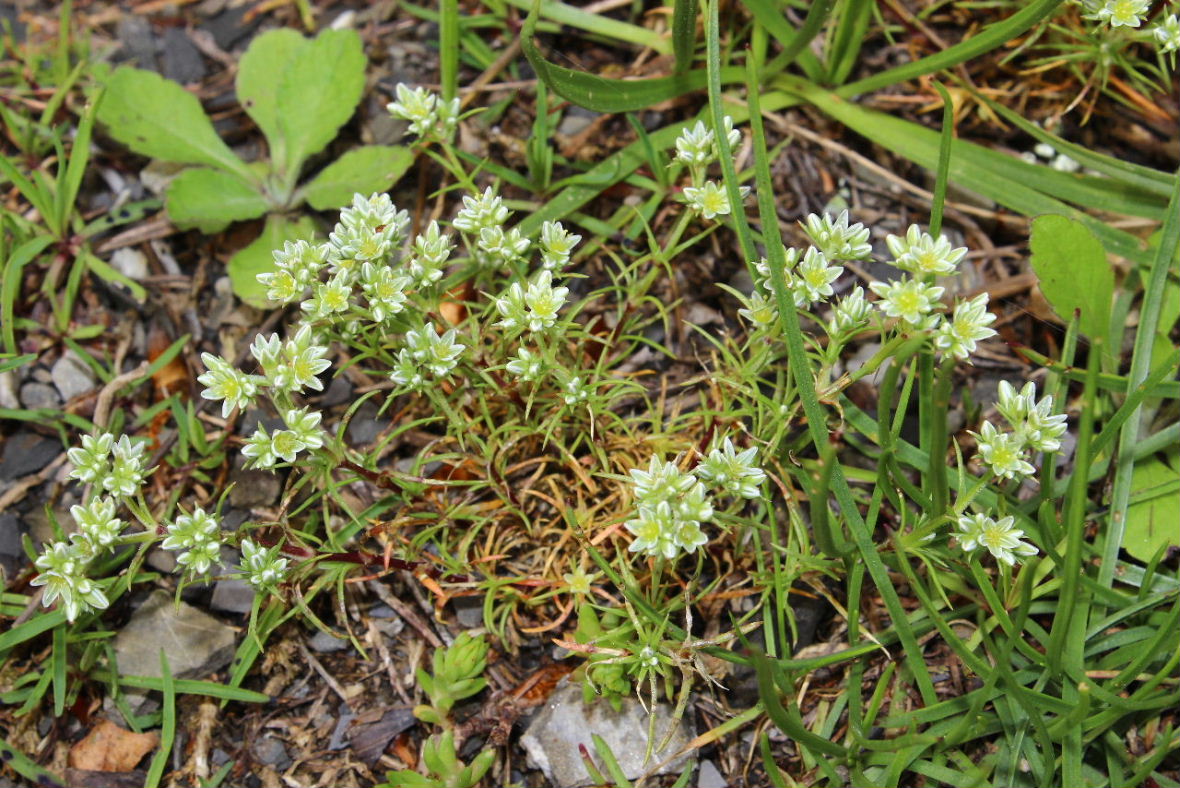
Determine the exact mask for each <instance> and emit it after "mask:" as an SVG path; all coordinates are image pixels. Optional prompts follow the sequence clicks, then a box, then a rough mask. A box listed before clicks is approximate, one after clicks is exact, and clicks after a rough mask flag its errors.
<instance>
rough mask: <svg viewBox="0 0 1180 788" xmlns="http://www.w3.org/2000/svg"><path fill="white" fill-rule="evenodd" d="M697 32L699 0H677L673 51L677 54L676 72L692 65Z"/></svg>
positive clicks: (674, 5) (680, 71) (674, 4)
mask: <svg viewBox="0 0 1180 788" xmlns="http://www.w3.org/2000/svg"><path fill="white" fill-rule="evenodd" d="M696 33H697V0H675V2H674V3H673V5H672V52H673V53H674V54H675V55H676V73H677V74H683V73H684V72H685V71H688V69H689V68H690V67H691V66H692V56H693V50H694V49H695V44H696Z"/></svg>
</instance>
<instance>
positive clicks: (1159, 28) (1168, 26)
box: [1151, 14, 1180, 55]
mask: <svg viewBox="0 0 1180 788" xmlns="http://www.w3.org/2000/svg"><path fill="white" fill-rule="evenodd" d="M1151 34H1152V36H1153V37H1154V38H1155V43H1156V48H1157V49H1158V50H1159V52H1160V54H1161V55H1166V54H1168V53H1170V52H1180V15H1178V14H1168V15H1167V16H1165V17H1164V18H1163V19H1161V20H1160V21H1159V23H1157V24H1156V26H1155V27H1153V28H1152V29H1151Z"/></svg>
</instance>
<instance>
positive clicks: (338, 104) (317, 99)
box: [275, 30, 365, 180]
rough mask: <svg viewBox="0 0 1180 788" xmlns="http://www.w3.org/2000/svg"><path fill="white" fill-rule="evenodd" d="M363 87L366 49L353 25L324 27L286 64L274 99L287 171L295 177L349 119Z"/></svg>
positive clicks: (290, 176)
mask: <svg viewBox="0 0 1180 788" xmlns="http://www.w3.org/2000/svg"><path fill="white" fill-rule="evenodd" d="M364 87H365V53H364V52H363V51H362V49H361V38H360V36H358V35H357V34H356V31H353V30H325V31H324V32H322V33H320V34H319V36H317V37H316V38H315V40H313V41H309V42H307V43H306V44H305V45H304V46H303V47H300V48H299V50H298V51H297V52H296V53H295V56H294V57H293V58H291V60H290V62H289V63H288V64H287V69H286V72H285V73H284V74H283V78H282V81H281V82H280V83H279V91H278V96H277V100H276V103H275V111H276V112H277V113H278V121H279V130H280V132H281V133H282V136H283V139H284V141H285V144H286V147H287V150H286V155H285V157H284V162H285V165H286V166H285V168H284V175H285V176H286V177H287V178H288V180H292V179H294V178H295V177H296V175H297V174H298V172H299V168H300V167H301V166H302V165H303V162H304V161H306V160H307V157H308V156H311V155H312V154H314V153H318V152H319V151H320V150H322V149H323V147H324V146H325V145H327V144H328V143H329V142H331V141H332V139H333V138H334V137H335V136H336V132H337V131H338V130H339V129H340V127H341V126H343V125H344V124H345V123H347V122H348V119H349V118H351V117H352V113H353V112H354V111H355V110H356V107H357V104H359V103H360V100H361V92H362V91H363V90H364Z"/></svg>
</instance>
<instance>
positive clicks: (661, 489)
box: [624, 438, 766, 559]
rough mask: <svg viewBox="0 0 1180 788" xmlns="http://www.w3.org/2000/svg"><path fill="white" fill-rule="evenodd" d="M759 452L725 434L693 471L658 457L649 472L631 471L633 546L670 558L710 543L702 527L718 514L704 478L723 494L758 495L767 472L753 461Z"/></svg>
mask: <svg viewBox="0 0 1180 788" xmlns="http://www.w3.org/2000/svg"><path fill="white" fill-rule="evenodd" d="M756 454H757V450H756V449H754V448H749V449H746V450H745V451H742V452H738V451H737V449H736V448H735V447H734V445H733V441H732V440H730V439H729V438H725V440H724V441H723V442H722V444H721V446H719V447H716V448H714V449H713V450H712V451H711V452H710V453H709V454H708V455H706V457H705V458H704V459H703V460H702V461H701V462H700V463H698V464H697V466H696V468H694V469H693V471H692V473H686V472H684V471H682V470H680V468H679V467H677V465H676V463H674V462H669V461H664V460H659V459H657V458H655V457H652V458H651V462H649V463H648V466H647V470H646V471H644V470H639V469H635V470H632V471H631V490H632V493H633V495H634V496H635V509H636V515H635V517H633V518H632V519H630V520H628V521H627V522H626V523H624V527H625V528H626V529H627V530H628V531H630V532H631V533H632V535H634V537H635V538H634V539H633V540H632V541H631V547H630V550H631V551H632V552H638V553H643V554H646V555H651V556H663V557H664V558H669V559H671V558H675V557H676V555H677V554H678V553H680V552H681V551H684V552H686V553H692V552H694V551H696V549H697V548H698V547H700V546H701V545H703V544H705V542H707V541H708V537H706V536H705V533H704V531H703V530H702V528H701V526H702V524H703V523H706V522H708V521H709V520H710V519H712V517H713V499H712V496H711V495H710V493H709V491H708V489H707V488H706V487H705V484H704V482H709V483H710V484H711V485H712V486H713V487H714V488H715V490H716V491H717V492H719V493H720V494H723V495H730V496H733V497H737V498H756V497H758V495H759V494H760V493H759V490H758V485H759V484H761V483H762V482H763V481H764V480H765V479H766V474H765V473H764V472H763V471H762V469H760V468H758V467H757V466H756V465H754V457H755V455H756Z"/></svg>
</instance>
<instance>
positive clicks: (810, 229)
mask: <svg viewBox="0 0 1180 788" xmlns="http://www.w3.org/2000/svg"><path fill="white" fill-rule="evenodd" d="M803 230H804V232H806V233H807V236H808V237H809V238H810V239H811V242H812V243H813V244H815V245H816V247H818V248H819V250H820V251H821V252H823V253H824V255H825V256H826V257H827V258H828V259H830V260H863V259H864V258H866V257H868V256H869V254H871V253H872V251H873V247H872V246H871V245H870V244H869V242H868V241H869V229H868V228H867V227H865V226H864V225H863V224H861V223H860V222H857V223H856V224H853V225H851V226H850V225H849V224H848V211H841V212H840V215H839V216H837V217H836V218H835V219H833V218H832V217H831V215H830V214H827V213H825V214H824V215H823V216H817V215H816V214H814V213H813V214H809V215H808V216H807V219H806V221H805V222H804V223H803Z"/></svg>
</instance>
